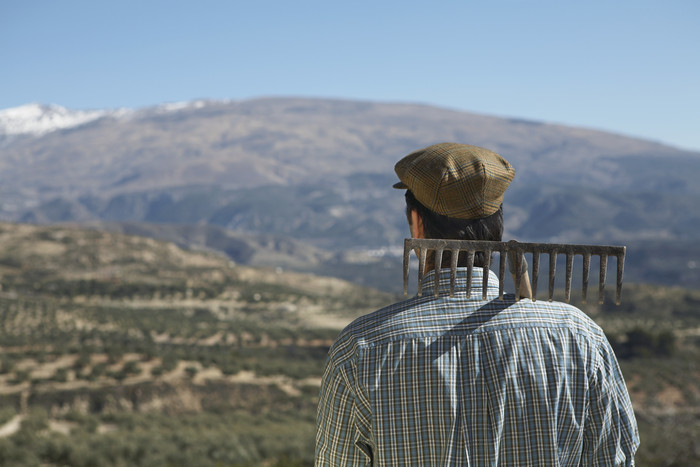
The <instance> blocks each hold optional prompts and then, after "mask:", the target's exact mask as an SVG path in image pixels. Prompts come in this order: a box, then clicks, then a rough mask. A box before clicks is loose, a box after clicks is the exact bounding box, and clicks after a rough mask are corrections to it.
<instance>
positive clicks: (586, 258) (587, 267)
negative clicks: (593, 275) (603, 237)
mask: <svg viewBox="0 0 700 467" xmlns="http://www.w3.org/2000/svg"><path fill="white" fill-rule="evenodd" d="M590 271H591V254H590V253H585V254H584V255H583V290H581V296H582V299H581V301H582V302H583V303H586V295H588V276H589V275H590Z"/></svg>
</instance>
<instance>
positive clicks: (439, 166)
mask: <svg viewBox="0 0 700 467" xmlns="http://www.w3.org/2000/svg"><path fill="white" fill-rule="evenodd" d="M395 170H396V173H397V175H398V177H399V179H400V180H401V181H400V182H399V183H397V184H396V185H394V186H395V187H396V188H402V189H407V192H406V201H407V208H406V214H407V217H408V221H409V226H410V231H411V235H412V236H413V237H415V238H457V239H464V240H497V241H500V240H501V236H502V232H503V211H502V206H501V203H502V201H503V193H504V192H505V190H506V188H507V187H508V185H509V184H510V182H511V180H512V179H513V176H514V173H515V172H514V170H513V168H512V167H511V165H510V164H509V163H508V162H507V161H506V160H505V159H503V158H502V157H501V156H499V155H498V154H496V153H494V152H491V151H489V150H486V149H483V148H479V147H475V146H469V145H461V144H453V143H442V144H437V145H434V146H430V147H427V148H425V149H422V150H419V151H416V152H413V153H411V154H409V155H408V156H406V157H405V158H404V159H402V160H401V161H399V162H398V163H397V164H396V167H395ZM448 256H449V255H446V257H445V258H443V260H444V262H443V266H444V265H449V264H450V258H449V257H448ZM475 266H483V258H481V259H479V258H477V259H476V262H475ZM438 267H439V266H438ZM434 268H435V264H434V259H431V258H428V261H426V268H425V269H426V275H425V277H424V279H423V281H424V282H423V290H430V291H432V290H433V287H434V281H435V274H434ZM431 270H432V271H431ZM484 274H489V277H488V292H487V293H488V295H487V299H486V300H483V299H482V294H481V293H472V294H471V296H469V297H468V296H467V294H466V290H465V288H466V285H465V281H466V268H458V281H457V284H458V285H457V288H456V290H455V293H454V296H452V297H450V294H449V287H450V285H449V283H450V279H449V276H450V275H449V273H443V274H440V276H439V277H440V279H439V282H440V284H439V287H440V293H439V295H438V296H437V297H435V296H434V294H433V293H428V294H426V295H423V296H420V297H414V298H412V299H409V300H406V301H403V302H400V303H396V304H394V305H391V306H389V307H387V308H384V309H381V310H378V311H376V312H374V313H371V314H369V315H366V316H364V317H361V318H359V319H357V320H356V321H354V322H353V323H352V324H350V325H349V326H348V327H347V328H346V329H345V330H343V331H342V332H341V334H340V335H339V337H338V338H337V340H336V342H335V343H334V344H333V346H332V347H331V349H330V352H329V355H328V360H327V363H326V369H325V371H324V375H323V382H322V385H321V396H320V401H319V407H318V424H317V434H316V464H317V465H322V466H327V465H333V466H337V465H382V466H423V465H424V466H447V465H464V466H466V465H472V466H484V465H509V466H510V465H512V466H531V465H537V466H553V465H562V466H564V465H566V466H568V465H583V466H594V465H601V466H603V465H604V466H608V465H634V453H635V451H636V449H637V446H638V444H639V437H638V433H637V426H636V421H635V419H634V413H633V411H632V405H631V402H630V399H629V395H628V393H627V389H626V387H625V383H624V380H623V378H622V374H621V373H620V369H619V366H618V363H617V360H616V358H615V355H614V354H613V351H612V349H611V348H610V345H609V344H608V342H607V340H606V339H605V336H604V334H603V331H602V330H601V329H600V328H599V327H598V326H597V325H596V324H595V323H594V322H593V321H592V320H590V319H589V318H588V317H587V316H586V315H584V314H583V313H582V312H581V311H579V310H578V309H576V308H574V307H572V306H569V305H566V304H563V303H557V302H544V303H543V302H540V301H538V302H532V301H531V300H529V299H523V300H520V301H516V300H515V297H514V296H512V295H505V296H504V300H499V299H498V288H499V285H498V278H497V276H496V275H495V274H494V273H493V272H491V271H484V270H483V269H482V268H480V267H475V268H474V270H473V277H472V285H471V287H472V290H478V291H481V287H482V279H483V277H484ZM459 279H461V280H459ZM460 283H461V284H462V286H461V287H462V288H460V286H459V284H460Z"/></svg>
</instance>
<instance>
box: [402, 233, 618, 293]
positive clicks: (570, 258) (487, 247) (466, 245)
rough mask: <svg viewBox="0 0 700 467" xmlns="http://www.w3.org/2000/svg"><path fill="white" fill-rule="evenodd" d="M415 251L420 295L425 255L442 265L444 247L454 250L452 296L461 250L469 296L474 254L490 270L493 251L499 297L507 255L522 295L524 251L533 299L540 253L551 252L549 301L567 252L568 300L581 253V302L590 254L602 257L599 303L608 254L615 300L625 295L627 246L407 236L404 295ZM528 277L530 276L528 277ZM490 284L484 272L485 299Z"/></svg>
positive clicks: (586, 284)
mask: <svg viewBox="0 0 700 467" xmlns="http://www.w3.org/2000/svg"><path fill="white" fill-rule="evenodd" d="M414 250H415V251H416V254H417V256H418V295H422V281H423V275H424V269H425V263H426V257H427V254H428V252H429V251H434V252H435V264H442V256H443V252H444V251H445V250H447V251H450V252H452V262H451V265H450V296H452V295H454V288H455V282H456V277H457V261H458V258H459V253H461V252H465V253H466V258H467V284H466V286H467V295H470V294H471V282H472V269H473V266H474V255H475V254H476V253H477V252H484V253H485V255H484V258H485V264H484V269H485V270H488V269H489V268H490V266H491V254H492V253H494V252H498V253H499V256H500V264H499V268H498V279H499V292H498V295H499V298H500V299H501V300H502V299H503V282H504V278H505V267H506V258H508V260H509V261H511V264H510V266H511V267H510V270H511V272H512V273H513V281H514V282H515V296H516V299H517V298H519V297H520V295H521V294H520V290H521V286H522V285H523V284H522V282H523V276H524V275H525V274H526V273H527V268H523V261H526V260H525V256H524V255H525V253H531V254H532V300H533V301H534V300H536V295H537V279H538V276H539V267H540V255H541V254H547V255H549V301H550V302H551V301H552V296H553V294H554V274H555V272H556V262H557V255H559V254H563V255H566V285H565V293H564V296H565V301H566V302H567V303H568V302H569V301H570V299H571V280H572V270H573V264H574V256H575V255H581V256H582V257H583V290H582V295H583V298H582V301H583V303H586V295H587V293H588V276H589V272H590V263H591V256H600V279H599V286H598V303H600V304H602V303H603V300H604V297H605V293H604V291H605V278H606V274H607V266H608V257H609V256H615V257H616V258H617V291H616V296H615V302H616V303H617V304H618V305H619V304H620V297H621V295H622V273H623V270H624V266H625V247H624V246H602V245H569V244H561V243H521V242H517V241H515V240H511V241H508V242H490V241H472V240H442V239H439V240H438V239H423V238H421V239H418V238H407V239H405V240H404V251H403V286H404V294H405V295H408V267H409V256H410V253H411V251H414ZM439 274H440V268H436V269H435V276H436V277H435V290H434V293H435V295H436V296H437V295H438V284H439V280H440V277H439ZM525 278H527V276H526V277H525ZM487 287H488V274H484V280H483V288H482V297H483V299H486V290H487Z"/></svg>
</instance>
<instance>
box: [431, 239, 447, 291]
mask: <svg viewBox="0 0 700 467" xmlns="http://www.w3.org/2000/svg"><path fill="white" fill-rule="evenodd" d="M444 251H445V250H443V249H442V248H439V249H437V250H435V264H442V253H443V252H444ZM433 295H435V296H436V297H437V296H438V295H440V268H435V286H434V287H433Z"/></svg>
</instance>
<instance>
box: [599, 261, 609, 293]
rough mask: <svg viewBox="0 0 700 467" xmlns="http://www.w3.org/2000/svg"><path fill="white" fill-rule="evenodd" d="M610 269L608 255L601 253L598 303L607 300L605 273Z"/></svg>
mask: <svg viewBox="0 0 700 467" xmlns="http://www.w3.org/2000/svg"><path fill="white" fill-rule="evenodd" d="M607 270H608V255H600V280H599V281H598V304H599V305H602V304H603V302H604V301H605V274H606V272H607Z"/></svg>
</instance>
